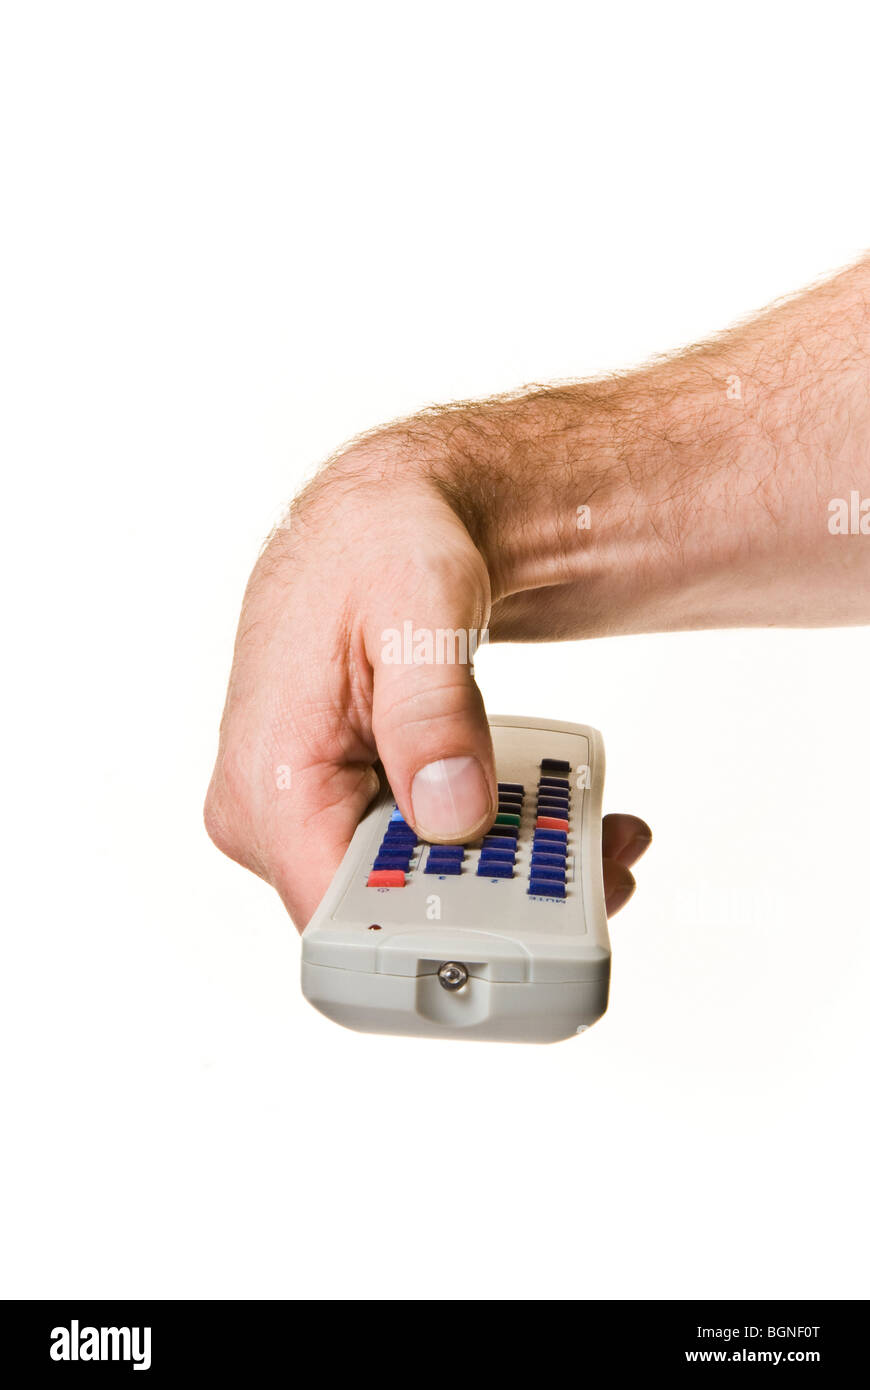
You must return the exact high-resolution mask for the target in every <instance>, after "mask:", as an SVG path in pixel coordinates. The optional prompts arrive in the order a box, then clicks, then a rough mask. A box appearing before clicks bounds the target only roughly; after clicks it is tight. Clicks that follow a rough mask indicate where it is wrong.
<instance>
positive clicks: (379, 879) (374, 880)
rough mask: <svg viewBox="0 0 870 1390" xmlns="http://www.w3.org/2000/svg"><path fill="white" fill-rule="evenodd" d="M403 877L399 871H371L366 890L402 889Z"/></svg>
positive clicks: (403, 884)
mask: <svg viewBox="0 0 870 1390" xmlns="http://www.w3.org/2000/svg"><path fill="white" fill-rule="evenodd" d="M404 886H405V875H404V873H403V872H402V870H401V869H372V871H371V873H370V874H369V877H368V883H367V884H366V887H367V888H404Z"/></svg>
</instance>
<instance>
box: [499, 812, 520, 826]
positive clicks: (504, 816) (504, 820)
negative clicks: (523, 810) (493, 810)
mask: <svg viewBox="0 0 870 1390" xmlns="http://www.w3.org/2000/svg"><path fill="white" fill-rule="evenodd" d="M495 823H496V825H519V823H520V818H519V816H510V815H508V813H507V811H499V813H498V815H497V816H496V818H495Z"/></svg>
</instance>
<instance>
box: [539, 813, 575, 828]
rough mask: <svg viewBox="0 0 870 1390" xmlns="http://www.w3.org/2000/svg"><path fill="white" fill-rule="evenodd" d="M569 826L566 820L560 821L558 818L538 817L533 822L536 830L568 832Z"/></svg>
mask: <svg viewBox="0 0 870 1390" xmlns="http://www.w3.org/2000/svg"><path fill="white" fill-rule="evenodd" d="M570 828H571V827H570V825H569V824H568V822H567V821H566V820H560V819H559V817H558V816H538V819H537V820H536V821H535V829H536V830H564V831H566V832H567V831H568V830H570Z"/></svg>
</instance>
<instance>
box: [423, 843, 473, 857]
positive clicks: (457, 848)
mask: <svg viewBox="0 0 870 1390" xmlns="http://www.w3.org/2000/svg"><path fill="white" fill-rule="evenodd" d="M464 853H465V845H430V846H429V858H430V859H431V858H432V855H433V854H440V855H443V856H444V858H445V859H461V858H462V856H463V855H464Z"/></svg>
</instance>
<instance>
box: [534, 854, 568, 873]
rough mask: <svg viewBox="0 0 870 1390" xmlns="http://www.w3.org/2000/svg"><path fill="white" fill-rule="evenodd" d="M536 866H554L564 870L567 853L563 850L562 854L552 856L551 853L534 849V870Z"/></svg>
mask: <svg viewBox="0 0 870 1390" xmlns="http://www.w3.org/2000/svg"><path fill="white" fill-rule="evenodd" d="M536 864H554V865H555V866H556V867H557V868H562V869H564V867H565V851H564V850H563V851H562V853H561V854H559V853H553V854H550V853H548V852H547V851H545V850H538V849H533V850H532V868H533V869H534V867H535V865H536Z"/></svg>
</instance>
